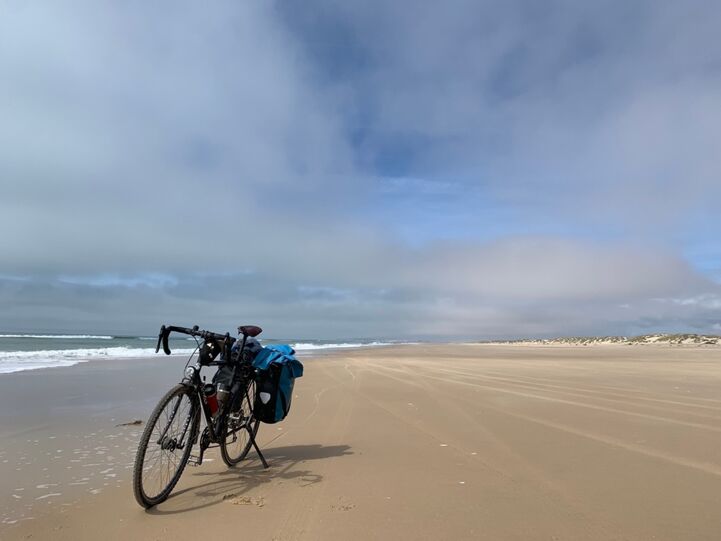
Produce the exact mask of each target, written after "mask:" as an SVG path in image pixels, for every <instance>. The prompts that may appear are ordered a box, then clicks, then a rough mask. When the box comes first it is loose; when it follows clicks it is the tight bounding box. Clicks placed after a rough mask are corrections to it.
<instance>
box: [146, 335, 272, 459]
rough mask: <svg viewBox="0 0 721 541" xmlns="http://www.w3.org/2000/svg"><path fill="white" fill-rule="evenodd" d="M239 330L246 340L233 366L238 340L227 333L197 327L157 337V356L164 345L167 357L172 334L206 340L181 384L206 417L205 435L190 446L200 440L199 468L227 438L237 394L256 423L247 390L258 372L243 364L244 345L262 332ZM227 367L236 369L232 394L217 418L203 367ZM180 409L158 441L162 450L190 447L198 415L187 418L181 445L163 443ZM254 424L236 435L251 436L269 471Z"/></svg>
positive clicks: (173, 415) (241, 428) (217, 412)
mask: <svg viewBox="0 0 721 541" xmlns="http://www.w3.org/2000/svg"><path fill="white" fill-rule="evenodd" d="M238 330H239V331H240V332H242V334H243V339H242V342H241V346H240V349H239V351H238V355H237V357H236V359H237V360H236V361H235V362H233V360H232V357H233V356H232V354H231V346H232V344H233V343H234V342H235V339H234V338H231V337H230V334H228V333H226V334H225V335H220V334H217V333H212V332H209V331H200V330H199V329H198V327H197V326H196V327H193V328H192V329H188V328H185V327H175V326H169V327H166V326H164V325H163V326H162V327H161V329H160V334H159V335H158V345H157V347H156V352H157V351H159V349H160V345H161V343H162V346H163V351H164V352H165V353H166V354H168V355H169V354H170V348H169V347H168V337H169V335H170V333H171V332H179V333H182V334H188V335H190V336H194V337H201V338H202V339H203V346H201V347H199V351H198V359H197V361H196V362H195V364H194V365H188V366H186V368H185V375H184V377H183V379H182V381H181V384H182V385H185V386H186V387H188V388H189V389H190V390H191V392H192V394H194V395H195V396H196V397H197V403H199V404H200V407H201V409H202V411H203V416H204V417H205V424H206V431H203V433H202V435H200V434H199V431H196V433H195V435H194V437H193V441H191V442H189V443H190V445H195V444H196V443H198V438H199V437H200V455H199V457H198V464H200V463H202V461H203V454H204V452H205V450H206V449H207V448H208V447H209V446H210V444H211V443H215V444H219V443H221V441H222V440H223V439H224V438H226V437H227V417H228V415H229V414H230V409H229V408H230V407H231V405H232V404H233V403H234V402H235V401H236V399H237V396H238V393H242V394H243V395H244V398H246V399H247V401H248V404H249V407H250V415H249V419H253V404H252V403H251V400H250V394H249V392H248V389H249V386H250V383H251V381H253V379H254V373H255V369H254V368H253V367H252V365H251V364H250V363H248V362H246V361H244V360H243V359H244V356H243V353H244V351H245V345H246V341H247V338H248V336H255V335H257V334H259V333H260V332H261V329H260V328H259V327H254V326H247V327H239V328H238ZM221 351H222V352H223V359H224V361H223V362H219V361H215V357H216V356H217V355H218V354H219V353H220V352H221ZM191 358H192V356H191ZM226 363H232V366H233V372H232V373H231V379H230V381H231V384H232V386H231V389H230V391H229V393H230V394H229V396H228V398H227V400H225V402H224V403H223V404H222V405H221V406H220V408H219V410H218V411H216V412H215V415H214V414H213V412H212V411H211V409H210V406H209V404H208V400H207V398H206V396H205V393H203V384H204V381H203V380H202V379H201V376H200V371H201V370H202V368H203V367H204V366H221V365H225V364H226ZM238 370H240V371H241V374H240V378H238V379H237V380H236V374H237V373H238ZM240 400H241V403H242V400H243V397H242V398H240ZM179 406H180V402H178V404H176V405H175V408H174V410H173V413H172V415H171V416H170V419H169V421H168V424H167V426H166V428H165V430H164V431H163V434H161V436H160V438H158V441H157V443H158V445H160V446H161V447H163V448H165V446H166V445H167V446H168V447H173V448H180V449H182V448H184V447H185V445H187V443H188V442H186V441H185V438H186V436H187V434H188V430H189V429H190V427H191V424H194V423H195V422H199V420H196V418H195V415H198V413H195V414H194V415H192V416H188V419H186V421H185V424H184V426H183V431H182V433H181V436H180V439H179V441H176V440H172V441H169V442H165V441H163V440H164V438H165V434H166V433H167V430H168V428H169V427H170V425H171V424H172V422H173V420H174V419H175V416H176V414H177V411H178V407H179ZM251 424H252V423H248V422H246V423H245V424H244V425H243V426H241V427H238V428H237V430H235V431H234V433H235V432H236V431H240V430H247V431H248V433H249V436H250V442H251V443H252V445H253V447H254V448H255V451H256V452H257V453H258V456H259V457H260V460H261V462H262V463H263V466H264V467H266V468H267V467H268V463H267V462H266V460H265V457H264V456H263V454H262V453H261V452H260V449H259V448H258V444H257V443H256V441H255V434H254V432H253V430H252V428H251V426H250V425H251ZM206 433H207V439H206Z"/></svg>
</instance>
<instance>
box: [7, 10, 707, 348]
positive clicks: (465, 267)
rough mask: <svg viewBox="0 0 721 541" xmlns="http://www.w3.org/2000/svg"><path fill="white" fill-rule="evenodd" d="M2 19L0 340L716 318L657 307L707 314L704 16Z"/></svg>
mask: <svg viewBox="0 0 721 541" xmlns="http://www.w3.org/2000/svg"><path fill="white" fill-rule="evenodd" d="M3 10H4V12H3V16H2V17H0V71H1V72H2V73H3V74H4V77H3V80H2V82H1V83H0V118H3V122H2V123H0V189H1V193H2V197H0V228H2V230H3V231H5V232H6V234H5V235H4V236H3V238H2V239H0V242H1V245H0V249H1V250H2V259H0V301H2V302H3V306H4V307H5V310H3V313H2V314H0V327H4V328H7V329H11V328H15V329H20V330H23V329H28V330H33V329H35V327H36V326H43V327H44V328H45V329H46V330H53V329H60V330H76V329H81V328H91V329H92V330H98V331H100V330H102V331H104V332H106V331H107V332H116V331H117V329H121V331H122V330H125V329H127V330H128V331H131V330H132V332H139V333H142V332H145V333H147V332H148V331H147V330H145V331H144V329H147V328H148V327H151V328H153V329H154V328H155V327H156V326H157V324H158V323H159V322H161V321H168V319H173V320H184V321H187V322H192V321H195V322H198V323H202V321H203V320H205V321H208V322H210V323H212V324H213V325H219V326H221V327H228V326H230V327H232V326H233V325H235V324H237V323H239V322H240V321H239V319H243V320H245V321H249V320H256V322H261V321H258V320H262V322H263V324H264V325H266V326H269V327H270V328H275V329H277V330H278V333H279V334H286V335H288V336H300V335H305V336H333V337H351V336H363V335H366V336H388V337H393V336H399V335H404V336H419V335H424V336H440V335H468V336H472V335H497V336H509V335H523V334H534V335H539V334H569V333H575V334H578V333H584V334H590V333H608V332H611V331H613V332H620V333H626V332H627V331H628V330H629V329H637V328H659V329H661V328H663V327H664V325H666V326H668V327H669V328H671V327H673V328H674V329H682V328H694V329H696V328H698V329H710V328H713V325H714V324H715V320H714V318H717V319H718V316H719V315H720V314H719V310H718V307H717V306H713V305H709V303H708V302H697V303H686V304H684V303H682V302H660V301H658V299H712V298H716V297H715V296H717V295H719V285H718V283H717V282H716V281H714V278H713V276H711V275H710V274H709V271H708V269H706V268H705V267H704V268H702V269H701V271H699V270H698V268H700V267H701V265H699V264H697V262H696V261H694V260H693V258H691V260H690V259H689V257H687V254H689V253H701V252H700V251H699V249H698V248H697V247H698V246H703V250H702V252H703V254H704V258H705V260H709V261H710V260H715V259H718V258H717V255H718V253H719V250H720V247H719V244H718V241H717V238H718V234H719V233H721V224H719V222H718V220H717V219H716V218H715V208H714V206H715V201H717V200H718V198H719V196H721V182H719V178H720V177H721V162H720V161H719V156H721V147H720V146H719V145H720V144H721V143H719V141H721V137H720V136H721V133H719V130H720V128H719V126H721V117H720V115H721V101H720V100H721V98H720V97H719V96H721V68H720V66H721V45H720V44H719V42H718V40H717V37H716V26H717V25H716V24H715V21H717V20H718V18H719V16H720V15H721V13H720V12H719V8H718V7H717V6H715V5H710V4H708V3H702V2H693V1H692V2H690V3H686V4H684V5H683V6H681V5H679V6H676V5H673V4H669V3H658V2H636V3H634V4H633V5H629V4H627V3H622V2H618V1H606V2H601V3H599V4H597V5H594V6H588V5H584V6H581V5H577V4H576V3H573V2H566V1H560V0H559V1H555V2H549V3H547V4H544V5H543V6H540V5H539V4H537V3H534V2H526V1H520V0H519V1H513V2H495V1H485V2H481V3H478V2H467V1H464V0H457V1H452V2H447V3H443V4H433V3H427V4H423V5H419V4H417V3H413V4H410V3H408V2H395V3H392V4H389V3H382V2H373V1H371V2H343V3H341V4H337V3H330V2H326V1H324V0H314V1H311V2H309V3H306V4H304V5H303V6H302V7H301V6H299V5H295V4H292V3H275V4H272V3H271V4H267V3H253V2H250V3H243V4H240V5H239V4H236V3H232V2H220V3H216V4H214V5H213V6H212V7H211V8H209V7H208V6H202V7H199V6H196V5H194V4H192V3H183V2H181V3H159V4H152V5H145V4H139V3H135V2H126V3H123V4H106V5H103V4H98V3H92V2H87V3H85V4H83V5H82V7H79V6H78V5H77V4H73V5H70V4H69V3H63V2H56V3H54V4H52V5H47V6H46V5H34V4H27V3H25V2H10V3H7V4H6V5H5V6H4V7H3ZM621 306H623V307H621ZM226 322H229V323H226ZM98 326H103V328H102V329H100V328H97V327H98Z"/></svg>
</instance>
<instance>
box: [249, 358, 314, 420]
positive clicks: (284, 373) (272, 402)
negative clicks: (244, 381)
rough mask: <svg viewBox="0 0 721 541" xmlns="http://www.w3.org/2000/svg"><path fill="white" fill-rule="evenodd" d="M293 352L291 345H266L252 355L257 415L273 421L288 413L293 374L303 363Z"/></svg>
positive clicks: (254, 408) (260, 418)
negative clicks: (254, 370)
mask: <svg viewBox="0 0 721 541" xmlns="http://www.w3.org/2000/svg"><path fill="white" fill-rule="evenodd" d="M294 354H295V351H294V350H293V348H292V347H290V346H286V345H276V346H266V347H264V348H263V349H262V350H260V352H259V353H258V354H257V355H256V356H255V359H253V366H254V367H255V369H256V370H257V375H256V385H257V386H256V391H255V403H254V405H253V412H254V414H255V418H256V419H259V420H261V421H263V422H264V423H268V424H273V423H277V422H278V421H282V420H283V419H285V418H286V416H287V415H288V412H289V411H290V402H291V400H292V398H293V385H294V384H295V378H299V377H301V376H302V375H303V365H302V364H301V363H300V361H299V360H298V359H296V358H295V355H294Z"/></svg>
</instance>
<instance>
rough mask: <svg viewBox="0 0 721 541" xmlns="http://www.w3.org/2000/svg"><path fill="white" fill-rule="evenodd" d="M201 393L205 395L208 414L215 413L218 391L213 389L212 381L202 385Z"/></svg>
mask: <svg viewBox="0 0 721 541" xmlns="http://www.w3.org/2000/svg"><path fill="white" fill-rule="evenodd" d="M203 395H204V396H205V402H206V404H208V408H209V409H210V414H211V415H215V414H216V413H218V393H217V391H216V389H215V385H213V384H212V383H206V384H205V385H204V386H203Z"/></svg>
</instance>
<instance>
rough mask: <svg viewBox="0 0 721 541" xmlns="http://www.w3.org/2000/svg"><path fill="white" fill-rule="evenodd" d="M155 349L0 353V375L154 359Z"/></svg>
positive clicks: (187, 353)
mask: <svg viewBox="0 0 721 541" xmlns="http://www.w3.org/2000/svg"><path fill="white" fill-rule="evenodd" d="M193 351H194V350H193V349H177V350H174V351H173V353H177V354H179V355H180V354H182V355H189V354H190V353H192V352H193ZM155 355H156V353H155V348H128V347H123V346H118V347H112V348H85V349H57V350H42V351H0V374H9V373H12V372H21V371H23V370H38V369H40V368H58V367H66V366H73V365H75V364H78V363H82V362H86V361H90V360H96V359H104V358H121V357H152V356H155Z"/></svg>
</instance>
